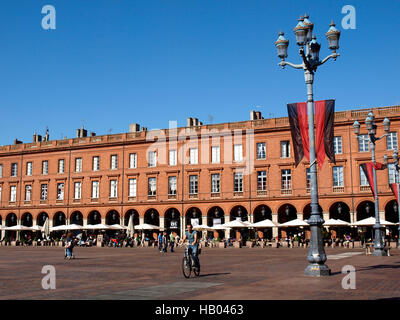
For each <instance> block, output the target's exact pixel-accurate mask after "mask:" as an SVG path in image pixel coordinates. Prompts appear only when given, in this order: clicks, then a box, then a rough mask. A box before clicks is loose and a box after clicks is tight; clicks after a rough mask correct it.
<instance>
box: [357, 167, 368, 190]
mask: <svg viewBox="0 0 400 320" xmlns="http://www.w3.org/2000/svg"><path fill="white" fill-rule="evenodd" d="M359 168H360V186H361V187H367V186H369V182H368V179H367V176H366V175H365V173H364V170H363V169H362V167H361V165H360V166H359Z"/></svg>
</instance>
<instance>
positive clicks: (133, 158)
mask: <svg viewBox="0 0 400 320" xmlns="http://www.w3.org/2000/svg"><path fill="white" fill-rule="evenodd" d="M136 168H137V154H136V153H130V154H129V169H136Z"/></svg>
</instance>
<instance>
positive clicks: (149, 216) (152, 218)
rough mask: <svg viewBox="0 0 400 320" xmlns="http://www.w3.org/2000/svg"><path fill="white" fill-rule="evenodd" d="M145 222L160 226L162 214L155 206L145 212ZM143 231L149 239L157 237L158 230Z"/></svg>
mask: <svg viewBox="0 0 400 320" xmlns="http://www.w3.org/2000/svg"><path fill="white" fill-rule="evenodd" d="M144 223H147V224H152V225H154V226H160V215H159V213H158V211H157V210H156V209H153V208H151V209H149V210H147V211H146V212H145V214H144ZM143 232H144V234H145V235H146V236H147V237H149V239H151V240H155V239H157V234H158V232H152V231H151V230H144V231H143Z"/></svg>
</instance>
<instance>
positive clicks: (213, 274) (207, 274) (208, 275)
mask: <svg viewBox="0 0 400 320" xmlns="http://www.w3.org/2000/svg"><path fill="white" fill-rule="evenodd" d="M223 274H231V273H230V272H220V273H206V274H201V275H199V278H201V277H210V276H220V275H223Z"/></svg>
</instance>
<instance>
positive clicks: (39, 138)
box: [33, 132, 42, 143]
mask: <svg viewBox="0 0 400 320" xmlns="http://www.w3.org/2000/svg"><path fill="white" fill-rule="evenodd" d="M41 141H42V136H41V135H40V134H37V133H36V132H35V133H34V134H33V142H34V143H37V142H41Z"/></svg>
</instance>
